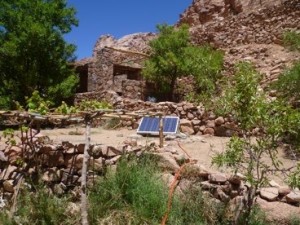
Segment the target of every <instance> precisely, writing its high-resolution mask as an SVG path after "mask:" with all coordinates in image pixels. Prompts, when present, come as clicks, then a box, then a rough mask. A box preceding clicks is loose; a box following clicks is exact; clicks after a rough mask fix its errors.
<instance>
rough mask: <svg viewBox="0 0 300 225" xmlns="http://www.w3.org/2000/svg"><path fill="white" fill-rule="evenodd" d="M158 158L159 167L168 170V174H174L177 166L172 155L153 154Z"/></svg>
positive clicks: (166, 153)
mask: <svg viewBox="0 0 300 225" xmlns="http://www.w3.org/2000/svg"><path fill="white" fill-rule="evenodd" d="M155 155H157V156H159V167H160V168H163V169H166V170H169V171H170V172H176V171H177V170H178V169H179V165H178V164H177V162H176V160H175V158H174V157H173V155H172V153H169V152H164V153H158V154H155Z"/></svg>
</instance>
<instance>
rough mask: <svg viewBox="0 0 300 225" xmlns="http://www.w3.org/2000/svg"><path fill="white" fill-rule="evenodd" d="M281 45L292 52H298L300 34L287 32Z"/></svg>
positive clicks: (299, 48)
mask: <svg viewBox="0 0 300 225" xmlns="http://www.w3.org/2000/svg"><path fill="white" fill-rule="evenodd" d="M283 43H284V44H285V45H286V46H287V47H289V48H290V49H292V50H298V51H299V50H300V34H299V33H297V32H295V31H287V32H285V33H284V35H283Z"/></svg>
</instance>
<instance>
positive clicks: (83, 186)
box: [81, 114, 91, 225]
mask: <svg viewBox="0 0 300 225" xmlns="http://www.w3.org/2000/svg"><path fill="white" fill-rule="evenodd" d="M85 125H86V130H85V146H84V153H83V162H82V173H81V224H82V225H88V224H89V222H88V211H87V195H86V192H87V170H88V163H89V158H90V156H89V154H88V149H89V147H90V143H91V116H90V115H89V114H87V115H85Z"/></svg>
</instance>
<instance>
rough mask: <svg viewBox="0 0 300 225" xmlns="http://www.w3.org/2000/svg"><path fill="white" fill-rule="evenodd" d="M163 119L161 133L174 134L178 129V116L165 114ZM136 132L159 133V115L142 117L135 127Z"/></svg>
mask: <svg viewBox="0 0 300 225" xmlns="http://www.w3.org/2000/svg"><path fill="white" fill-rule="evenodd" d="M162 120H163V134H175V133H176V132H177V129H178V124H179V118H178V117H175V116H166V117H164V118H162ZM137 133H138V134H152V135H158V134H159V117H143V118H142V120H141V122H140V125H139V127H138V129H137Z"/></svg>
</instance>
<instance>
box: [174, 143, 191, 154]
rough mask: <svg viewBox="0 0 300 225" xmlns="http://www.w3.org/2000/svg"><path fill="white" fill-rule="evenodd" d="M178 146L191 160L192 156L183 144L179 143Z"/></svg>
mask: <svg viewBox="0 0 300 225" xmlns="http://www.w3.org/2000/svg"><path fill="white" fill-rule="evenodd" d="M177 144H178V146H179V148H181V150H182V151H184V153H185V154H186V155H187V156H188V157H189V158H191V156H190V155H189V153H187V151H186V150H185V149H184V148H183V147H182V146H181V144H180V143H179V141H177Z"/></svg>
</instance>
